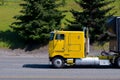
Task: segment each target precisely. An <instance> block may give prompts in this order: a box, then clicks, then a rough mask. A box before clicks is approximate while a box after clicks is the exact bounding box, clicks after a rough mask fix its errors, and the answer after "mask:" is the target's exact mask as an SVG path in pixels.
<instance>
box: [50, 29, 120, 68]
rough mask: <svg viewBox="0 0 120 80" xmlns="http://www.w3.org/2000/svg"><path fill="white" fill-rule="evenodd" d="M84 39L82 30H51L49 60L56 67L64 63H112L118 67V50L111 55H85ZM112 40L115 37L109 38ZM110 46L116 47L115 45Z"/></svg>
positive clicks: (119, 65) (119, 63)
mask: <svg viewBox="0 0 120 80" xmlns="http://www.w3.org/2000/svg"><path fill="white" fill-rule="evenodd" d="M111 29H112V27H111V28H110V30H111ZM85 39H86V38H85V33H84V31H53V32H51V33H50V41H49V60H50V62H51V63H52V65H53V66H54V67H56V68H62V67H64V66H65V65H69V66H70V65H98V66H99V65H107V66H109V65H114V66H117V67H120V55H119V52H117V53H115V54H113V55H100V56H96V57H90V56H87V54H86V46H85V45H86V40H85ZM112 39H113V40H112ZM113 41H114V42H115V39H114V38H111V42H113ZM116 41H117V40H116ZM112 45H113V44H112ZM112 47H113V48H116V47H115V45H113V46H112ZM111 49H112V48H111ZM118 51H119V50H118Z"/></svg>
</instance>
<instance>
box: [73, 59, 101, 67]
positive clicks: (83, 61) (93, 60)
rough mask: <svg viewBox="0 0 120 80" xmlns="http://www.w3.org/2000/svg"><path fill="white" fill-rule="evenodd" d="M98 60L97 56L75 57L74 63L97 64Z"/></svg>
mask: <svg viewBox="0 0 120 80" xmlns="http://www.w3.org/2000/svg"><path fill="white" fill-rule="evenodd" d="M99 64H100V60H99V58H98V57H86V58H82V59H75V65H99Z"/></svg>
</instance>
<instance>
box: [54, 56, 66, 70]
mask: <svg viewBox="0 0 120 80" xmlns="http://www.w3.org/2000/svg"><path fill="white" fill-rule="evenodd" d="M64 64H65V61H64V59H63V58H60V57H55V58H53V59H52V65H53V66H54V67H55V68H63V67H64Z"/></svg>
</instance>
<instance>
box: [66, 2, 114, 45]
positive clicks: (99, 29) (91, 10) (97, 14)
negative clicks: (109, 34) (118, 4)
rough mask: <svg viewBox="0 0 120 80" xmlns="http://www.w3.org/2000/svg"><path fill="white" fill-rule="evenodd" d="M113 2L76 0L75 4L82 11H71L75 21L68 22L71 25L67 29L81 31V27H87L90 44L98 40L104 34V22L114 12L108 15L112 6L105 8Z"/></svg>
mask: <svg viewBox="0 0 120 80" xmlns="http://www.w3.org/2000/svg"><path fill="white" fill-rule="evenodd" d="M112 2H114V1H113V0H109V1H106V0H76V3H77V4H78V5H79V6H80V7H82V9H83V11H82V12H80V11H75V10H71V13H72V14H73V17H74V18H75V21H69V20H68V21H69V22H70V23H71V25H70V26H69V27H68V29H70V30H71V29H72V30H82V29H83V27H87V28H88V29H89V32H90V38H91V40H90V41H91V43H92V42H94V41H96V40H98V38H99V36H100V35H101V34H104V33H105V32H106V29H107V28H106V27H105V24H106V20H107V19H108V18H109V17H111V16H112V15H113V14H115V12H113V13H111V14H109V15H107V14H108V12H109V11H110V10H112V9H113V8H114V6H111V7H106V6H107V5H109V4H110V3H112Z"/></svg>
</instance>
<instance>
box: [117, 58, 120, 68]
mask: <svg viewBox="0 0 120 80" xmlns="http://www.w3.org/2000/svg"><path fill="white" fill-rule="evenodd" d="M117 67H119V68H120V57H118V58H117Z"/></svg>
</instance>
